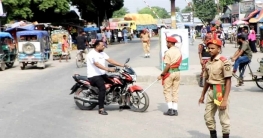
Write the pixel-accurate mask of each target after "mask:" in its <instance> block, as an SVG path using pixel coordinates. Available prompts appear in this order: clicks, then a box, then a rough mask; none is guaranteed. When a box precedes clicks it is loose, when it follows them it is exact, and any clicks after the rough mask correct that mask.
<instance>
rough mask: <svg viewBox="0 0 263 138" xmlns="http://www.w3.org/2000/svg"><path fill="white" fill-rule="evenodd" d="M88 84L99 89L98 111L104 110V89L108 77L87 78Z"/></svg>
mask: <svg viewBox="0 0 263 138" xmlns="http://www.w3.org/2000/svg"><path fill="white" fill-rule="evenodd" d="M89 80H90V83H91V85H92V86H95V87H97V88H98V89H99V109H102V108H104V101H105V94H106V87H105V82H108V81H109V79H108V76H107V75H106V74H105V75H100V76H94V77H91V78H89Z"/></svg>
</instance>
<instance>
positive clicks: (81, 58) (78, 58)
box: [76, 50, 86, 68]
mask: <svg viewBox="0 0 263 138" xmlns="http://www.w3.org/2000/svg"><path fill="white" fill-rule="evenodd" d="M83 53H85V52H84V50H78V53H77V55H76V65H77V67H78V68H82V67H83V65H84V64H86V62H85V58H84V56H83Z"/></svg>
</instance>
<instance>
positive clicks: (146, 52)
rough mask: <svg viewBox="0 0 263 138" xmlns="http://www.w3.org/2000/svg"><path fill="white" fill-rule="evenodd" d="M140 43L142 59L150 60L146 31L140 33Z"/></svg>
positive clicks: (148, 39) (148, 38) (148, 37)
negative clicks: (142, 52)
mask: <svg viewBox="0 0 263 138" xmlns="http://www.w3.org/2000/svg"><path fill="white" fill-rule="evenodd" d="M141 41H142V46H143V50H144V57H145V58H150V36H149V33H148V32H147V31H146V30H143V32H142V33H141Z"/></svg>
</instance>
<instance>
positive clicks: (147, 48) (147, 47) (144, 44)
mask: <svg viewBox="0 0 263 138" xmlns="http://www.w3.org/2000/svg"><path fill="white" fill-rule="evenodd" d="M142 46H143V50H144V53H145V54H149V53H150V44H149V43H147V42H143V43H142Z"/></svg>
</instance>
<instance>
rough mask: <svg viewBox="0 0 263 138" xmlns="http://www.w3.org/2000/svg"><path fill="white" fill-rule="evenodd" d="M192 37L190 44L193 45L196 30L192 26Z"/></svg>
mask: <svg viewBox="0 0 263 138" xmlns="http://www.w3.org/2000/svg"><path fill="white" fill-rule="evenodd" d="M190 38H191V42H190V44H191V45H193V44H194V40H195V30H194V27H192V28H191V30H190Z"/></svg>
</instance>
